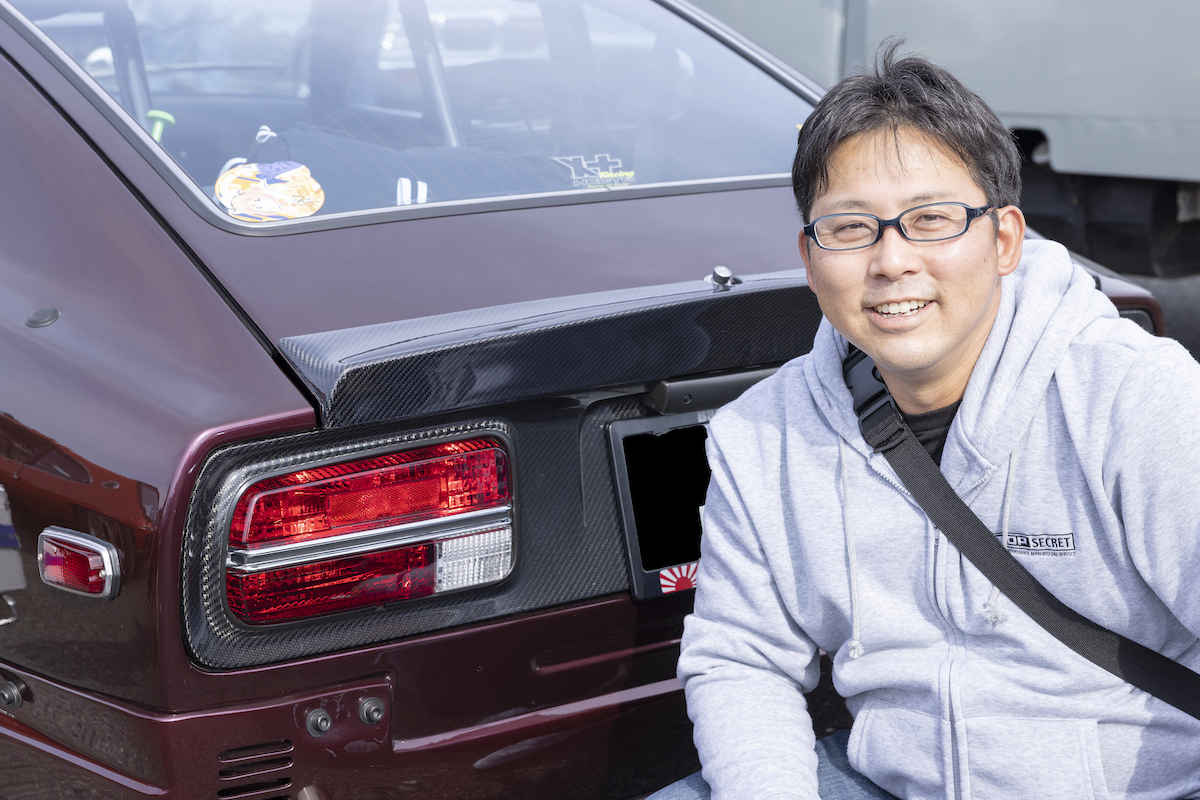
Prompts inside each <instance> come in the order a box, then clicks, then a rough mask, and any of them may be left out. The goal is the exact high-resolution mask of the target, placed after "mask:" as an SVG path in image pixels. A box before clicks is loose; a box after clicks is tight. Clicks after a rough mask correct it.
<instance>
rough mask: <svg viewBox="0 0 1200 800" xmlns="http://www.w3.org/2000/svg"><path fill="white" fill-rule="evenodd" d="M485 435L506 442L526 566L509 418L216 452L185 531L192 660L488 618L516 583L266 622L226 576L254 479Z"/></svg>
mask: <svg viewBox="0 0 1200 800" xmlns="http://www.w3.org/2000/svg"><path fill="white" fill-rule="evenodd" d="M480 437H484V438H489V439H492V440H494V441H495V442H496V443H498V444H499V445H500V447H501V448H502V449H503V450H504V452H505V453H506V454H507V457H508V460H509V465H510V466H509V481H510V487H511V502H510V506H509V508H507V509H505V511H504V512H503V513H504V514H506V515H507V517H508V520H509V524H510V525H511V527H512V561H513V564H514V565H519V563H520V561H519V560H520V549H521V548H520V527H519V521H518V517H519V512H518V510H517V509H518V500H517V498H518V496H519V492H518V488H517V478H516V475H515V472H516V470H515V469H514V468H513V467H514V465H515V463H516V449H517V448H516V445H515V437H514V435H513V430H512V426H511V425H510V424H509V423H507V422H506V421H502V420H480V421H474V422H470V423H465V424H458V425H445V426H439V427H434V428H427V429H423V430H419V431H415V432H405V433H401V434H395V433H393V434H391V435H375V436H365V437H363V438H358V439H355V440H352V441H347V439H348V436H347V433H346V432H344V431H343V432H327V431H320V432H313V433H304V434H296V435H291V436H285V437H281V438H278V439H272V440H267V441H260V442H251V443H246V444H238V445H231V446H228V447H225V448H222V449H220V450H218V451H216V452H214V453H213V454H212V455H211V456H210V457H209V458H208V460H207V461H206V462H205V465H204V466H203V468H202V469H201V471H200V475H199V477H198V478H197V483H196V487H197V488H196V490H195V491H194V492H193V497H192V503H191V507H190V509H189V514H188V523H187V528H186V531H185V534H184V547H183V560H182V565H181V569H182V579H183V580H182V583H183V616H184V633H185V637H186V640H187V644H188V647H189V650H190V651H191V654H192V656H193V658H194V659H195V660H196V661H198V662H199V663H200V664H202V665H204V666H206V667H210V668H215V669H231V668H239V667H245V666H252V665H258V664H266V663H272V662H278V661H284V660H289V659H294V658H299V657H304V656H309V655H314V654H319V653H325V652H330V651H334V650H341V649H346V648H350V647H356V646H363V645H368V644H372V643H375V642H379V641H384V640H388V639H393V638H398V637H401V636H406V635H411V634H415V633H420V632H423V631H427V630H433V629H437V628H441V627H446V625H447V624H448V623H449V624H455V623H459V622H471V621H476V620H478V619H480V618H481V617H483V616H487V610H488V609H493V608H494V607H495V606H496V605H497V604H495V603H494V602H492V599H493V598H495V597H496V596H497V595H499V594H502V593H504V591H505V585H506V583H508V580H507V579H506V580H502V581H500V582H498V583H494V584H491V585H489V586H485V587H482V588H467V589H464V590H459V591H458V592H451V593H445V594H434V595H431V596H428V597H422V598H418V599H411V600H401V601H397V602H395V603H392V604H389V605H384V606H368V607H365V608H362V609H359V610H352V611H345V612H341V613H337V614H334V615H329V616H322V617H316V618H313V619H306V620H301V621H296V622H283V623H276V624H269V625H259V626H253V625H246V624H244V623H243V622H241V621H240V620H238V619H237V618H236V617H235V616H234V615H233V614H232V613H231V611H230V609H229V606H228V603H227V601H226V581H225V578H226V570H227V568H228V562H229V560H230V551H229V535H228V532H229V524H230V521H231V518H232V515H233V510H234V507H235V506H236V504H237V502H238V499H239V498H240V497H241V496H242V493H243V492H244V491H245V490H246V489H247V488H248V487H250V486H251V485H253V484H254V483H255V482H257V481H260V480H262V479H264V478H268V477H272V476H275V475H282V474H286V473H289V472H293V471H296V470H298V469H305V468H316V467H321V466H325V465H330V464H337V463H341V462H345V461H351V460H357V459H362V458H370V457H374V456H377V455H383V454H388V453H394V452H398V451H403V450H407V449H410V448H416V447H423V446H426V445H435V444H440V443H444V442H451V441H457V440H462V439H471V438H480ZM492 516H497V512H492ZM514 570H515V566H514ZM448 609H449V610H448ZM492 613H494V611H493V612H492Z"/></svg>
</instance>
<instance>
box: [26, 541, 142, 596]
mask: <svg viewBox="0 0 1200 800" xmlns="http://www.w3.org/2000/svg"><path fill="white" fill-rule="evenodd" d="M38 571H39V573H40V574H41V576H42V582H43V583H46V584H47V585H49V586H53V587H55V588H58V589H63V590H65V591H68V592H71V593H73V594H82V595H86V596H88V597H95V598H99V599H110V598H113V597H116V596H117V591H118V589H119V588H120V577H121V569H120V560H119V558H118V555H117V549H116V548H115V547H114V546H113V545H112V544H111V543H109V542H106V541H103V540H102V539H97V538H96V537H95V536H89V535H87V534H83V533H79V532H77V531H69V530H67V529H65V528H59V527H57V526H54V525H52V526H50V527H49V528H46V530H44V531H42V533H41V535H39V536H38Z"/></svg>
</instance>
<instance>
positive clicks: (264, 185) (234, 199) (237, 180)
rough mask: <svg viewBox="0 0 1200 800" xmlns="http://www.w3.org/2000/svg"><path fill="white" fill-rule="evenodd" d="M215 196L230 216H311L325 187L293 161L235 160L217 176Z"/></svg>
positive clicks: (261, 219) (270, 219)
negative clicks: (255, 162)
mask: <svg viewBox="0 0 1200 800" xmlns="http://www.w3.org/2000/svg"><path fill="white" fill-rule="evenodd" d="M216 194H217V199H218V200H220V201H221V204H222V205H223V206H225V211H226V213H228V214H229V215H230V216H231V217H234V218H236V219H242V220H246V221H247V222H275V221H276V220H281V219H299V218H301V217H311V216H312V215H313V214H315V213H317V211H319V210H320V208H321V206H322V205H323V204H324V203H325V191H324V190H323V189H322V188H321V184H319V183H317V181H316V179H315V178H313V176H312V175H311V174H309V171H308V167H306V166H304V165H303V164H299V163H297V162H295V161H275V162H273V163H270V164H239V165H238V166H236V167H234V168H233V169H231V170H229V171H228V172H226V173H225V174H224V175H222V176H221V177H220V178H218V179H217V187H216Z"/></svg>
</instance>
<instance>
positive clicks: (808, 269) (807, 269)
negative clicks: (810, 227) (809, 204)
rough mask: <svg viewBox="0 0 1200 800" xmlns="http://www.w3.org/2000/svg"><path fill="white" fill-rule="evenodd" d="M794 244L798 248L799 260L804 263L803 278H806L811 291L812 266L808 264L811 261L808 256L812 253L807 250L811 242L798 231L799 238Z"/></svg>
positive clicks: (802, 232)
mask: <svg viewBox="0 0 1200 800" xmlns="http://www.w3.org/2000/svg"><path fill="white" fill-rule="evenodd" d="M796 244H798V245H799V246H800V260H802V261H803V262H804V277H806V278H808V287H809V288H810V289H811V288H812V285H813V278H812V264H811V263H810V262H811V259H810V258H809V256H811V255H812V251H811V250H810V249H809V248H810V247H811V246H812V242H811V241H810V240H809V238H808V237H807V236H805V235H804V231H800V238H799V239H798V240H797V241H796Z"/></svg>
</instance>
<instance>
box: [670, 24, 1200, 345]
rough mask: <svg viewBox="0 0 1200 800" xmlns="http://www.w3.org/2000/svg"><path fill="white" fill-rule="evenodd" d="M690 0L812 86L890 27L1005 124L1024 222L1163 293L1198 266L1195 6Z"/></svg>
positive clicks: (863, 57) (870, 47)
mask: <svg viewBox="0 0 1200 800" xmlns="http://www.w3.org/2000/svg"><path fill="white" fill-rule="evenodd" d="M692 2H693V3H695V4H696V5H697V6H699V7H701V8H702V9H704V10H705V11H707V12H709V13H710V14H712V15H713V16H715V17H717V18H719V19H721V20H723V21H724V22H726V23H727V24H730V25H732V26H733V27H735V28H737V29H738V30H739V31H741V32H742V33H743V34H744V35H745V36H746V37H748V38H750V39H752V40H754V41H756V42H757V43H759V44H760V45H762V46H764V47H766V48H767V49H769V50H771V51H772V52H773V53H774V54H775V55H776V56H778V57H779V58H781V59H783V60H784V61H786V62H788V63H790V64H792V65H793V66H795V67H796V68H798V69H800V70H801V71H803V72H804V73H806V74H808V75H810V76H811V77H813V78H814V79H816V80H818V81H821V82H824V83H825V84H826V85H830V84H832V83H834V82H835V81H837V80H838V79H839V78H841V77H842V76H844V75H846V74H848V73H850V72H852V71H854V70H855V69H858V68H860V67H862V66H864V65H867V64H869V63H870V61H871V59H872V57H873V55H874V53H875V50H876V47H877V46H878V44H879V43H880V42H881V41H883V40H884V39H886V38H887V37H889V36H899V37H903V38H904V39H905V40H906V42H907V46H908V50H910V51H912V52H919V53H921V54H923V55H925V56H927V57H929V58H930V59H932V60H934V61H936V62H937V63H939V64H942V65H944V66H946V67H947V68H949V69H950V70H951V71H952V72H954V74H955V75H957V76H958V77H959V78H960V79H961V80H962V81H963V82H964V83H966V84H967V85H968V86H969V87H971V88H972V89H974V90H975V91H976V92H978V93H979V94H980V95H981V96H982V97H983V98H984V99H985V100H987V102H988V103H989V104H990V105H991V106H992V107H993V108H994V109H995V110H996V112H997V113H998V114H999V115H1000V118H1001V119H1002V120H1003V121H1004V122H1005V124H1006V125H1008V126H1009V127H1010V128H1011V129H1012V130H1013V131H1014V132H1015V134H1016V136H1017V139H1018V141H1019V142H1020V145H1021V148H1022V150H1023V151H1024V154H1025V157H1026V166H1025V170H1024V180H1025V190H1024V193H1023V196H1022V208H1023V210H1024V211H1025V213H1026V216H1027V218H1028V220H1029V222H1030V225H1031V226H1033V227H1034V228H1036V229H1037V230H1038V231H1039V232H1041V233H1042V234H1044V235H1045V236H1046V237H1048V238H1051V239H1057V240H1059V241H1061V242H1063V243H1064V244H1065V245H1067V246H1068V247H1070V248H1071V249H1072V250H1074V251H1076V252H1077V253H1080V254H1082V255H1084V256H1087V257H1089V258H1091V259H1093V260H1095V261H1098V262H1099V263H1101V264H1104V265H1105V266H1107V267H1110V268H1112V269H1115V270H1117V271H1119V272H1122V273H1127V274H1132V275H1135V276H1146V277H1147V279H1148V280H1146V281H1145V283H1146V285H1147V286H1148V288H1151V289H1152V290H1155V291H1156V294H1159V296H1160V299H1163V300H1164V306H1167V305H1168V303H1167V302H1165V301H1166V300H1168V299H1169V298H1165V297H1164V296H1163V294H1162V292H1161V291H1157V290H1158V289H1160V288H1162V287H1160V286H1159V285H1158V284H1159V282H1158V281H1156V280H1154V278H1155V277H1157V278H1170V277H1176V276H1183V275H1196V274H1200V48H1198V47H1197V32H1198V31H1200V3H1196V2H1191V1H1190V0H1146V2H1143V3H1138V4H1130V3H1128V2H1116V0H1058V2H1046V0H1006V2H1004V3H967V2H963V3H945V2H944V1H940V0H939V1H938V2H934V1H933V0H905V2H896V0H892V1H890V2H889V1H888V0H692ZM1139 282H1142V281H1139ZM1175 283H1176V282H1172V283H1171V286H1172V290H1171V291H1172V292H1177V290H1178V289H1184V291H1185V293H1187V291H1188V290H1189V289H1190V288H1191V287H1190V286H1189V287H1184V286H1182V285H1180V286H1175ZM1187 283H1189V284H1190V283H1191V282H1187ZM1197 294H1200V289H1198V291H1197ZM1190 308H1191V309H1194V308H1195V305H1194V304H1193V305H1191V306H1190ZM1166 310H1167V311H1168V312H1169V311H1170V309H1166ZM1193 315H1194V314H1193ZM1168 330H1170V331H1171V332H1172V333H1173V334H1174V335H1176V336H1179V335H1180V334H1181V331H1179V330H1178V329H1177V326H1175V325H1172V321H1171V320H1170V319H1168ZM1194 352H1195V351H1194Z"/></svg>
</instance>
